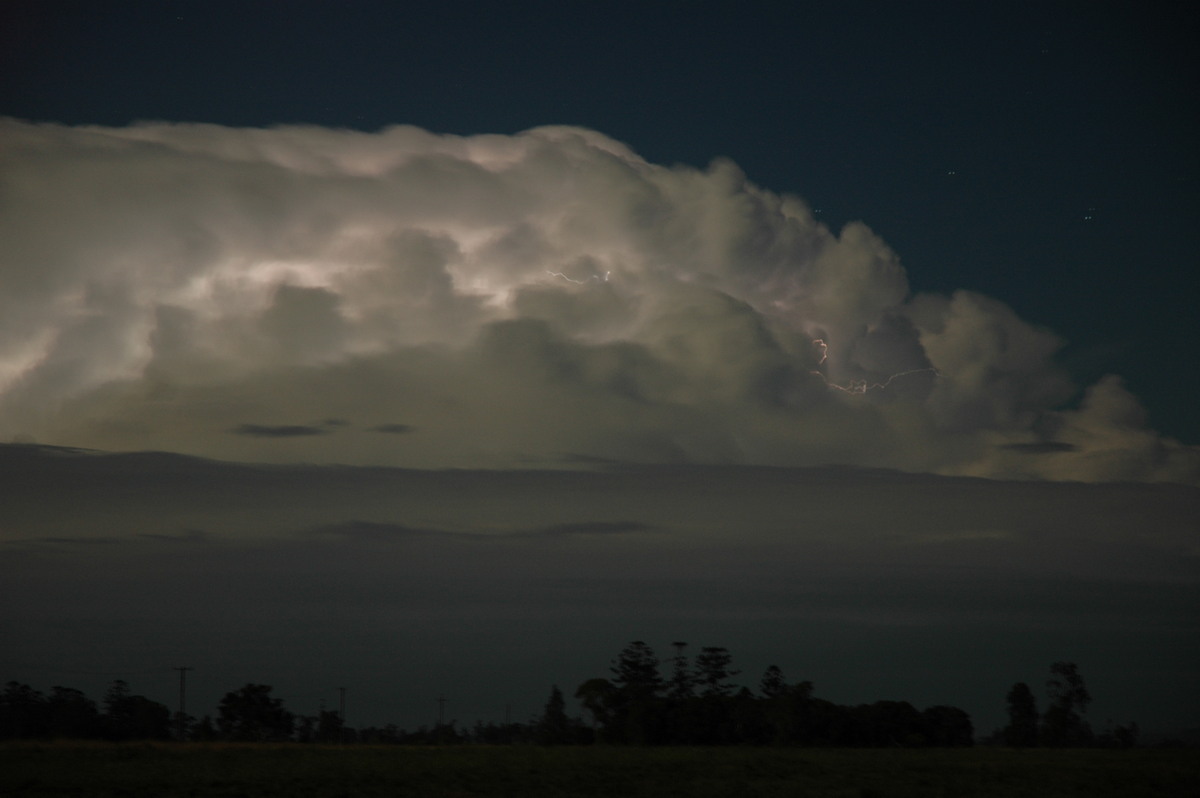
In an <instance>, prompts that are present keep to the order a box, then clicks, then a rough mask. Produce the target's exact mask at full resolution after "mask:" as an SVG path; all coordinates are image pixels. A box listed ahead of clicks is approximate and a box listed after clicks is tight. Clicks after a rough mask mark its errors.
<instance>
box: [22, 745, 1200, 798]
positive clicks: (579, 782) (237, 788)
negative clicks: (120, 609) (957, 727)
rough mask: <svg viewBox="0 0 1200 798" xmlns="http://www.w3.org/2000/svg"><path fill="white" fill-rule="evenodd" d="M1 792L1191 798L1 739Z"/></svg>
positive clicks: (886, 775)
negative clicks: (13, 741)
mask: <svg viewBox="0 0 1200 798" xmlns="http://www.w3.org/2000/svg"><path fill="white" fill-rule="evenodd" d="M0 795H3V796H49V795H54V796H122V797H123V798H137V797H138V796H147V798H150V796H154V798H161V797H163V796H247V798H256V797H257V796H289V797H294V796H431V797H432V796H437V797H438V798H469V797H470V796H499V795H504V796H521V797H522V798H524V797H525V796H529V797H530V798H538V796H575V795H579V796H621V798H627V797H628V796H655V798H658V797H659V796H673V795H674V796H720V798H727V796H839V797H840V796H845V797H847V798H862V797H864V796H880V798H883V797H885V796H889V797H890V796H913V797H914V798H915V797H916V796H920V797H921V798H926V797H927V796H1009V795H1024V796H1037V797H1038V798H1054V796H1114V798H1116V797H1117V796H1120V798H1129V796H1149V795H1155V796H1158V795H1165V796H1198V795H1200V757H1198V756H1197V752H1196V751H1189V750H1132V751H1101V750H1079V751H1075V750H1057V751H1051V750H1030V751H1013V750H1007V749H995V748H977V749H942V750H842V749H838V750H833V749H762V748H758V749H754V748H661V749H653V748H609V747H591V748H537V747H495V748H492V747H482V746H464V747H453V748H408V747H366V746H363V747H358V746H355V747H347V748H337V747H322V746H299V745H281V746H266V745H258V746H252V745H225V744H213V745H202V744H194V745H150V744H90V743H47V744H36V743H21V744H9V745H5V746H0Z"/></svg>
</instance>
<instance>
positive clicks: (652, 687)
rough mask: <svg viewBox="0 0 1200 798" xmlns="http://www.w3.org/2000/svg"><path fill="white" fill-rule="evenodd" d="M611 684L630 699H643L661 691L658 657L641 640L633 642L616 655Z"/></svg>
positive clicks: (661, 683)
mask: <svg viewBox="0 0 1200 798" xmlns="http://www.w3.org/2000/svg"><path fill="white" fill-rule="evenodd" d="M609 670H611V671H612V673H613V676H614V677H615V678H614V679H613V683H614V684H615V685H616V687H617V690H618V691H620V692H621V693H624V694H626V696H627V697H631V698H645V697H648V696H653V695H656V694H657V693H658V692H659V691H660V690H662V686H663V682H662V677H661V676H660V675H659V673H658V657H656V656H654V650H653V649H652V648H650V646H648V645H646V644H645V643H643V642H642V641H641V640H634V641H633V642H632V643H630V644H629V645H628V646H626V647H625V648H623V649H621V653H620V654H618V655H617V658H616V660H614V661H613V664H612V667H611V668H610V669H609Z"/></svg>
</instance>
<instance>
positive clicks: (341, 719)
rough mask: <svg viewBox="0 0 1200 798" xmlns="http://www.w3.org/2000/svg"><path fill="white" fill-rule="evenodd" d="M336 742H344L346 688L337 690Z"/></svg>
mask: <svg viewBox="0 0 1200 798" xmlns="http://www.w3.org/2000/svg"><path fill="white" fill-rule="evenodd" d="M338 742H339V743H344V742H346V688H345V687H339V688H338Z"/></svg>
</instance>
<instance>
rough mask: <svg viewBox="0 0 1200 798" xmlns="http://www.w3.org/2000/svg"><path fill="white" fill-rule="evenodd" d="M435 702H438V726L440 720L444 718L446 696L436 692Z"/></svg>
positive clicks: (440, 722) (440, 723)
mask: <svg viewBox="0 0 1200 798" xmlns="http://www.w3.org/2000/svg"><path fill="white" fill-rule="evenodd" d="M437 702H438V726H441V725H442V720H443V719H444V718H445V714H446V713H445V710H446V696H445V695H444V694H442V693H438V697H437Z"/></svg>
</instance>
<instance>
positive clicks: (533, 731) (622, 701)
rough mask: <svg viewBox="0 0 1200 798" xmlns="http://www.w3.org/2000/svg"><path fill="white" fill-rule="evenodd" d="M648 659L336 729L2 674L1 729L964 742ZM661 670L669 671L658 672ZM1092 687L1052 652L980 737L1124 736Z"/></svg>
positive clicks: (954, 730) (903, 708)
mask: <svg viewBox="0 0 1200 798" xmlns="http://www.w3.org/2000/svg"><path fill="white" fill-rule="evenodd" d="M673 646H674V648H675V654H674V656H673V657H671V658H670V659H669V660H667V661H665V662H664V661H660V660H659V658H658V657H657V656H656V655H655V653H654V651H653V650H652V649H651V648H650V646H648V645H647V644H646V643H644V642H642V641H640V640H637V641H634V642H632V643H630V644H629V645H627V646H626V647H625V648H624V649H622V650H621V652H620V653H619V654H618V655H617V657H616V658H615V659H613V660H612V662H611V664H610V667H609V672H610V676H609V677H607V678H606V677H596V678H591V679H588V680H586V681H584V682H583V683H582V684H580V685H579V686H578V688H577V689H576V690H575V697H576V698H577V699H578V700H579V702H580V704H581V705H582V707H583V709H584V711H585V712H586V713H587V715H588V716H589V718H588V720H584V719H582V718H578V717H572V716H570V715H568V713H567V709H566V698H565V696H564V695H563V692H562V690H561V689H559V687H558V686H557V685H554V686H553V687H552V688H551V691H550V696H549V698H548V699H547V701H546V704H545V706H544V708H543V710H542V712H541V714H540V715H538V716H535V717H533V718H531V719H530V720H529V721H528V722H524V723H521V722H516V723H512V722H506V723H504V724H497V723H487V724H484V723H482V722H479V723H476V724H475V726H474V727H472V728H469V729H466V728H463V729H460V728H458V727H457V726H456V722H455V721H450V722H449V723H443V722H441V721H439V722H438V723H437V724H435V725H433V726H432V727H428V726H422V727H420V728H418V729H416V730H415V731H405V730H403V729H400V728H399V727H397V726H395V725H394V724H388V725H386V726H383V727H374V726H372V727H366V728H361V729H353V728H350V727H347V726H346V725H345V723H344V718H343V717H342V715H341V714H340V713H339V712H333V711H328V710H324V709H322V710H321V711H320V713H319V714H317V715H313V716H310V715H297V714H295V713H292V712H290V711H289V710H287V709H286V708H285V707H284V705H283V701H282V699H280V698H277V697H274V696H272V695H271V687H270V686H269V685H265V684H246V685H244V686H243V687H241V688H239V689H237V690H234V691H231V692H229V693H226V694H225V696H224V697H223V698H222V699H221V701H220V703H219V705H218V707H217V712H216V715H215V718H214V717H213V716H211V715H205V716H203V717H202V718H199V719H196V718H193V717H191V716H181V715H180V714H179V713H174V714H172V712H171V711H170V710H169V709H168V708H167V706H165V705H164V704H161V703H159V702H157V701H153V700H151V699H149V698H146V697H145V696H141V695H134V694H133V693H131V691H130V688H129V685H128V684H127V683H126V682H124V681H121V680H117V681H114V682H113V683H112V685H111V686H110V687H109V688H108V690H107V691H106V693H105V694H104V697H103V699H102V706H98V705H97V704H96V703H95V702H93V701H92V700H91V699H89V698H88V697H87V696H86V695H84V694H83V693H82V692H80V691H79V690H75V689H73V688H69V687H61V686H55V687H53V688H52V689H51V691H50V693H49V694H48V695H46V694H43V693H41V692H39V691H37V690H35V689H33V688H32V687H30V686H29V685H27V684H20V683H18V682H15V681H10V682H8V683H7V685H6V686H5V688H4V690H3V692H2V693H0V739H50V738H69V739H105V740H114V741H121V740H169V739H181V740H190V741H196V742H207V741H233V742H299V743H367V744H408V745H421V744H452V743H483V744H516V743H525V744H539V745H587V744H593V743H606V744H618V745H622V744H623V745H799V746H839V747H888V746H904V747H934V746H937V747H956V746H970V745H973V744H974V742H975V737H974V728H973V726H972V723H971V719H970V716H969V715H968V714H967V713H966V712H965V711H963V710H962V709H959V708H958V707H953V706H944V705H939V706H932V707H928V708H926V709H924V710H918V709H917V708H916V707H914V706H913V705H912V704H910V703H908V702H907V701H876V702H874V703H872V704H859V705H855V706H848V705H840V704H836V703H833V702H831V701H827V700H825V699H821V698H817V697H815V696H814V695H813V684H812V682H810V681H801V682H796V683H790V684H789V683H788V682H787V681H786V680H785V678H784V675H783V672H782V671H781V670H780V669H779V668H778V667H777V666H775V665H772V666H770V667H768V668H767V669H766V671H765V672H764V673H763V674H762V677H761V678H760V680H759V682H758V685H757V691H752V690H750V689H749V688H747V687H744V686H739V685H737V684H736V683H734V681H733V679H734V677H736V676H738V675H739V674H740V671H738V670H735V669H734V668H733V657H732V655H731V654H730V653H729V651H728V650H727V649H725V648H721V647H716V646H711V647H705V648H702V649H701V650H700V652H699V653H698V654H697V655H696V656H695V657H689V656H688V655H687V653H686V649H687V644H686V643H683V642H677V643H674V644H673ZM664 669H666V670H669V672H668V673H666V674H665V675H664V673H663V671H664ZM1090 702H1091V695H1090V694H1089V693H1088V690H1087V688H1086V686H1085V685H1084V682H1083V678H1082V676H1080V674H1079V670H1078V668H1077V666H1076V665H1075V664H1074V663H1071V662H1056V663H1054V664H1053V665H1052V666H1051V678H1050V680H1049V681H1048V682H1047V705H1046V708H1045V710H1044V711H1043V712H1041V713H1039V712H1038V710H1037V705H1036V699H1035V698H1034V695H1033V692H1032V690H1031V689H1030V688H1029V686H1028V685H1027V684H1026V683H1024V682H1018V683H1016V684H1014V685H1013V687H1012V688H1011V689H1010V690H1009V692H1008V694H1007V704H1008V718H1009V722H1008V724H1007V725H1006V726H1005V727H1004V728H1003V729H1001V730H999V731H997V732H996V733H995V734H993V735H991V736H990V737H988V738H986V739H984V740H982V741H981V742H984V743H988V744H995V745H1009V746H1013V747H1030V746H1051V747H1062V746H1092V745H1105V746H1112V747H1129V746H1132V745H1134V744H1136V742H1137V726H1136V724H1130V725H1128V726H1118V727H1116V728H1115V729H1110V730H1108V731H1106V732H1104V733H1102V734H1095V733H1093V732H1092V730H1091V728H1090V726H1089V725H1088V724H1087V722H1086V721H1085V720H1084V719H1083V715H1084V714H1085V713H1086V711H1087V706H1088V704H1089V703H1090Z"/></svg>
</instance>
